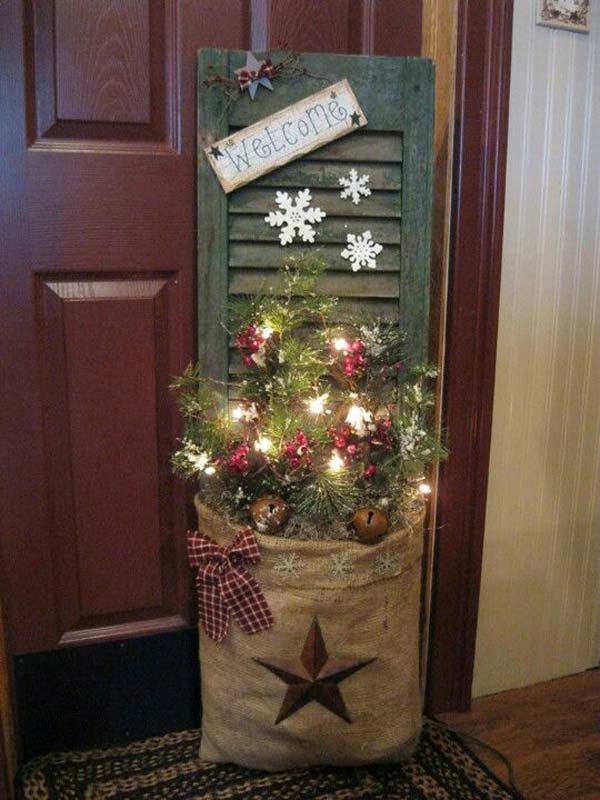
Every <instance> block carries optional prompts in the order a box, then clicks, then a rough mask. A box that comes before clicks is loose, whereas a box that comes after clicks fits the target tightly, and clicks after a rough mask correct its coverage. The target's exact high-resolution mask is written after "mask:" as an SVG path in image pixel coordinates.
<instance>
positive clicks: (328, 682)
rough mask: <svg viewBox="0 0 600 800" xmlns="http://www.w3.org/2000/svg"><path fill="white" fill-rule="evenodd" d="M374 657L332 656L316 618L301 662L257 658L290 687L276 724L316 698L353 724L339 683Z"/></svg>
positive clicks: (257, 660) (307, 637)
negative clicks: (362, 658)
mask: <svg viewBox="0 0 600 800" xmlns="http://www.w3.org/2000/svg"><path fill="white" fill-rule="evenodd" d="M375 660H376V659H375V658H369V659H367V660H366V661H353V660H351V659H339V658H331V657H330V656H329V654H328V652H327V648H326V647H325V640H324V639H323V634H322V633H321V626H320V625H319V620H318V619H317V617H315V618H314V619H313V622H312V625H311V626H310V629H309V631H308V634H307V636H306V640H305V642H304V646H303V648H302V653H301V654H300V660H299V662H297V661H288V660H282V659H272V660H271V661H263V660H262V659H260V658H255V659H254V661H256V662H257V663H258V664H260V665H261V666H262V667H265V669H268V670H269V672H272V673H273V675H276V676H277V677H278V678H279V680H280V681H283V682H284V683H286V684H287V687H288V688H287V691H286V693H285V697H284V698H283V703H282V704H281V708H280V709H279V714H278V715H277V719H276V720H275V725H278V724H279V723H280V722H283V720H284V719H287V718H288V717H291V716H292V714H295V713H296V712H297V711H299V710H300V709H301V708H303V707H304V706H305V705H306V704H307V703H310V702H312V701H313V700H314V701H315V702H316V703H319V704H320V705H322V706H323V708H327V709H329V711H332V712H333V713H334V714H336V715H337V716H338V717H340V718H341V719H343V720H345V721H346V722H348V723H351V722H352V719H351V718H350V714H349V713H348V709H347V708H346V704H345V703H344V698H343V697H342V693H341V692H340V689H339V684H340V683H341V682H342V681H344V680H346V678H349V677H350V675H353V674H354V673H355V672H358V671H359V670H361V669H363V668H364V667H366V666H367V664H370V663H371V662H372V661H375Z"/></svg>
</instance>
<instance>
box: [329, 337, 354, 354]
mask: <svg viewBox="0 0 600 800" xmlns="http://www.w3.org/2000/svg"><path fill="white" fill-rule="evenodd" d="M333 346H334V347H335V349H336V350H339V351H340V352H341V351H342V350H347V349H348V348H349V347H350V345H349V344H348V342H347V341H346V340H345V339H342V338H339V339H334V340H333Z"/></svg>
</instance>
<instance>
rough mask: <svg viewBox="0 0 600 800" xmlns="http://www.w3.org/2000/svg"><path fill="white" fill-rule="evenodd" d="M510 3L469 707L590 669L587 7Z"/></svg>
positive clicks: (591, 168)
mask: <svg viewBox="0 0 600 800" xmlns="http://www.w3.org/2000/svg"><path fill="white" fill-rule="evenodd" d="M535 6H536V2H535V1H534V0H515V12H514V29H513V56H512V58H513V61H512V82H511V98H510V121H509V143H508V170H507V185H506V214H505V227H504V254H503V265H502V290H501V302H500V323H499V340H498V360H497V368H496V393H495V399H494V418H493V433H492V453H491V465H490V481H489V495H488V505H487V519H486V531H485V542H484V558H483V573H482V587H481V601H480V611H479V625H478V631H477V655H476V664H475V680H474V687H473V693H474V696H478V695H482V694H488V693H490V692H496V691H501V690H503V689H508V688H513V687H516V686H524V685H527V684H531V683H535V682H537V681H541V680H546V679H549V678H553V677H557V676H559V675H565V674H569V673H573V672H577V671H581V670H584V669H586V668H588V667H591V666H594V665H596V664H598V661H599V660H600V658H599V657H600V507H599V503H600V2H596V3H592V6H593V9H592V11H593V14H594V17H592V32H591V33H590V34H589V35H582V34H577V33H571V32H565V31H559V30H552V29H550V28H543V27H540V26H536V25H535Z"/></svg>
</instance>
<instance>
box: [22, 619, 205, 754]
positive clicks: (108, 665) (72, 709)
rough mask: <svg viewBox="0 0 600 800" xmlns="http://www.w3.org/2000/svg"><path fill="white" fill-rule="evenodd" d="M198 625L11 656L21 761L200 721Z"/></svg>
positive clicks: (159, 732)
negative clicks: (181, 629) (120, 640)
mask: <svg viewBox="0 0 600 800" xmlns="http://www.w3.org/2000/svg"><path fill="white" fill-rule="evenodd" d="M197 648H198V636H197V631H195V630H191V629H190V630H183V631H177V632H175V633H168V634H161V635H155V636H146V637H143V638H138V639H128V640H126V641H122V642H107V643H104V644H98V645H86V646H81V647H67V648H64V649H61V650H53V651H51V652H46V653H34V654H31V655H25V656H17V657H16V658H15V659H14V668H15V682H16V694H17V714H18V730H19V734H20V739H21V746H22V747H21V749H22V754H23V758H24V759H26V760H27V759H29V758H32V757H33V756H36V755H41V754H43V753H48V752H52V751H57V750H71V749H78V748H90V747H98V746H102V745H108V744H117V743H119V742H127V741H130V740H132V739H138V738H141V737H147V736H155V735H159V734H162V733H167V732H168V731H175V730H183V729H185V728H193V727H197V725H198V724H199V719H200V697H199V689H200V686H199V672H198V650H197Z"/></svg>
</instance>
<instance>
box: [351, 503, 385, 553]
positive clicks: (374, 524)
mask: <svg viewBox="0 0 600 800" xmlns="http://www.w3.org/2000/svg"><path fill="white" fill-rule="evenodd" d="M388 525H389V520H388V517H387V514H386V513H385V512H384V511H382V510H381V509H380V508H372V507H371V506H364V507H363V508H359V509H358V511H356V513H355V514H354V516H353V517H352V527H353V528H354V530H355V531H356V535H357V536H358V540H359V542H362V543H363V544H375V542H377V541H378V540H379V539H381V537H382V536H383V535H384V533H385V532H386V531H387V529H388Z"/></svg>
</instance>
